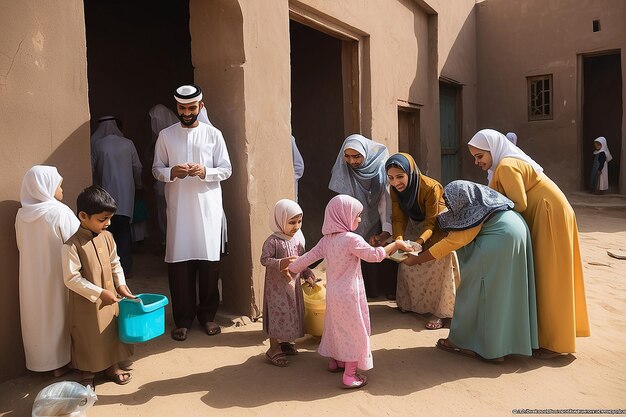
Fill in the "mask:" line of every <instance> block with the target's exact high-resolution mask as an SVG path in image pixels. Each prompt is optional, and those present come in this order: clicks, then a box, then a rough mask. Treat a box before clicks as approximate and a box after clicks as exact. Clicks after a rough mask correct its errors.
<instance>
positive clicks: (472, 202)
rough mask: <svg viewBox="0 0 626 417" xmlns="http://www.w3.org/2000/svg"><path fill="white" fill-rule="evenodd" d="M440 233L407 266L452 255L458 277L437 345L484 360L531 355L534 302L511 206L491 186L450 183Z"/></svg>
mask: <svg viewBox="0 0 626 417" xmlns="http://www.w3.org/2000/svg"><path fill="white" fill-rule="evenodd" d="M444 200H445V202H446V206H447V207H448V210H447V211H445V212H442V213H440V214H439V216H438V218H437V223H438V225H439V228H440V229H442V230H443V231H445V232H447V233H448V235H447V236H446V237H445V238H444V239H442V240H440V241H439V242H438V243H436V244H435V245H433V246H432V247H431V248H430V249H428V250H425V251H424V252H422V253H420V254H419V255H418V256H410V257H409V258H408V259H407V260H406V261H404V262H405V263H406V264H407V265H415V264H422V263H424V262H430V261H432V260H434V259H440V258H442V257H443V256H445V255H447V254H448V253H450V252H451V251H453V250H456V253H457V256H458V258H459V263H460V265H461V271H462V279H461V285H460V286H459V288H458V290H457V294H456V305H455V307H454V315H453V316H452V323H451V325H450V334H449V335H448V338H447V339H439V341H438V342H437V347H438V348H440V349H443V350H445V351H447V352H451V353H458V354H461V355H465V356H470V357H475V358H478V359H484V360H489V361H497V362H500V361H502V360H503V359H504V357H505V356H507V355H512V354H517V355H526V356H531V355H532V349H537V347H538V346H539V345H538V334H537V303H536V299H535V274H534V268H533V253H532V247H531V242H530V232H529V231H528V226H526V222H525V221H524V219H523V218H522V216H520V215H519V214H518V213H517V212H515V211H513V210H512V208H513V206H514V204H513V202H512V201H511V200H509V199H508V198H506V197H505V196H503V195H502V194H500V193H498V192H497V191H495V190H492V189H491V188H489V187H487V186H485V185H481V184H476V183H473V182H470V181H453V182H451V183H450V184H448V185H447V186H446V187H445V189H444Z"/></svg>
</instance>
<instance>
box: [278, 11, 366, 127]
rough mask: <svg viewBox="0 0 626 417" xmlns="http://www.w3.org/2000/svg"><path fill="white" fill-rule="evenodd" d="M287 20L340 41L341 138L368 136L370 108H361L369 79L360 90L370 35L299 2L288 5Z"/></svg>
mask: <svg viewBox="0 0 626 417" xmlns="http://www.w3.org/2000/svg"><path fill="white" fill-rule="evenodd" d="M289 19H290V20H293V21H295V22H298V23H300V24H302V25H305V26H308V27H310V28H312V29H315V30H317V31H319V32H322V33H325V34H327V35H329V36H332V37H334V38H337V39H339V40H340V41H341V79H342V88H343V109H344V112H343V113H344V114H343V121H344V122H343V123H344V136H348V135H350V134H352V133H362V134H364V135H366V136H368V137H369V136H371V126H369V124H368V126H363V119H364V118H365V119H366V120H369V119H371V106H368V105H364V104H366V103H367V102H368V101H369V96H370V94H368V91H369V87H370V83H369V77H367V78H365V81H366V84H367V85H366V88H365V89H364V88H363V82H364V76H365V75H367V74H369V71H368V70H367V68H369V54H368V53H367V52H368V50H369V42H368V41H369V35H368V34H367V33H365V32H363V31H361V30H359V29H357V28H355V27H353V26H350V25H347V24H346V23H344V22H341V21H339V20H337V19H335V18H332V17H330V16H328V15H323V14H321V13H320V12H319V11H317V10H315V9H313V8H311V7H310V6H308V5H306V4H304V3H302V2H300V1H295V0H291V1H290V2H289ZM366 71H367V72H366ZM364 73H365V74H364ZM366 99H367V100H368V101H365V100H366ZM364 128H365V130H366V131H365V132H364V131H363V130H364Z"/></svg>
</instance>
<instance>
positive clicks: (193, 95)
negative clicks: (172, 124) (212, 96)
mask: <svg viewBox="0 0 626 417" xmlns="http://www.w3.org/2000/svg"><path fill="white" fill-rule="evenodd" d="M174 98H175V99H176V101H177V102H179V103H180V104H189V103H193V102H195V101H201V100H202V89H201V88H200V87H199V86H197V85H195V84H194V85H182V86H180V87H178V88H177V89H176V92H175V93H174Z"/></svg>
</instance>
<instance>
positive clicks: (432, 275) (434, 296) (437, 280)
mask: <svg viewBox="0 0 626 417" xmlns="http://www.w3.org/2000/svg"><path fill="white" fill-rule="evenodd" d="M385 169H386V171H387V181H389V184H390V185H391V190H390V192H391V223H392V229H393V236H394V238H395V239H410V240H413V241H415V242H416V243H418V244H419V245H421V246H422V247H423V248H424V249H428V248H429V247H430V246H431V245H433V244H435V243H436V242H437V241H438V240H439V238H441V237H442V236H443V234H442V233H441V231H440V230H439V229H438V228H437V225H436V223H437V214H439V213H440V212H441V211H442V210H445V208H446V205H445V203H444V201H443V198H442V196H443V187H442V186H441V184H439V182H438V181H437V180H435V179H433V178H430V177H427V176H426V175H424V174H422V173H421V172H420V170H419V168H418V167H417V164H416V163H415V160H414V159H413V157H412V156H411V155H409V154H406V153H397V154H395V155H393V156H391V157H390V158H389V159H387V162H385ZM459 280H460V276H459V263H458V260H457V256H456V253H455V252H450V253H449V254H446V256H444V257H442V259H439V260H437V261H436V262H429V263H427V264H424V265H416V266H414V267H408V266H407V265H404V264H400V265H399V267H398V286H397V291H396V303H397V305H398V308H399V309H400V310H401V311H413V312H415V313H419V314H426V313H430V315H431V317H430V319H429V320H428V321H427V322H426V325H425V327H426V329H428V330H437V329H440V328H442V327H443V319H444V318H450V317H452V313H453V311H454V298H455V295H456V284H458V282H459Z"/></svg>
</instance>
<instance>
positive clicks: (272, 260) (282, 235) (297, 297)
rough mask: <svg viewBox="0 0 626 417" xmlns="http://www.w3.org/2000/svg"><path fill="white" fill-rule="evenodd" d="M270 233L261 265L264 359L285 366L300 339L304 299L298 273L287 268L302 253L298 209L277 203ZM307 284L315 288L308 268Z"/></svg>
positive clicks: (304, 273) (295, 205)
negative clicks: (266, 343) (266, 341)
mask: <svg viewBox="0 0 626 417" xmlns="http://www.w3.org/2000/svg"><path fill="white" fill-rule="evenodd" d="M269 225H270V229H271V230H272V232H273V233H272V234H271V235H270V237H268V238H267V239H266V240H265V243H264V244H263V251H262V253H261V265H263V266H264V267H265V288H264V290H263V331H264V332H265V334H267V336H268V337H269V338H270V348H269V349H268V350H267V352H266V353H265V357H266V358H267V360H268V361H270V362H271V363H272V364H273V365H276V366H280V367H283V366H287V365H288V364H289V362H288V361H287V359H286V358H285V356H286V355H296V354H297V353H298V351H297V350H296V348H295V341H296V339H297V338H299V337H302V336H304V297H303V295H302V287H301V286H300V274H295V275H294V276H293V277H292V276H291V275H290V274H289V272H288V271H287V267H288V266H289V264H290V263H291V262H293V260H294V259H296V258H297V257H298V256H300V255H302V254H304V236H303V235H302V232H301V231H300V228H301V227H302V209H301V208H300V206H299V205H298V203H296V202H295V201H292V200H288V199H283V200H279V201H278V202H277V203H276V205H275V206H274V209H273V210H272V211H271V212H270V216H269ZM302 277H303V278H305V279H306V280H307V282H308V283H309V285H311V286H313V285H315V275H314V274H313V271H311V270H310V269H309V268H306V269H304V271H302Z"/></svg>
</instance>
